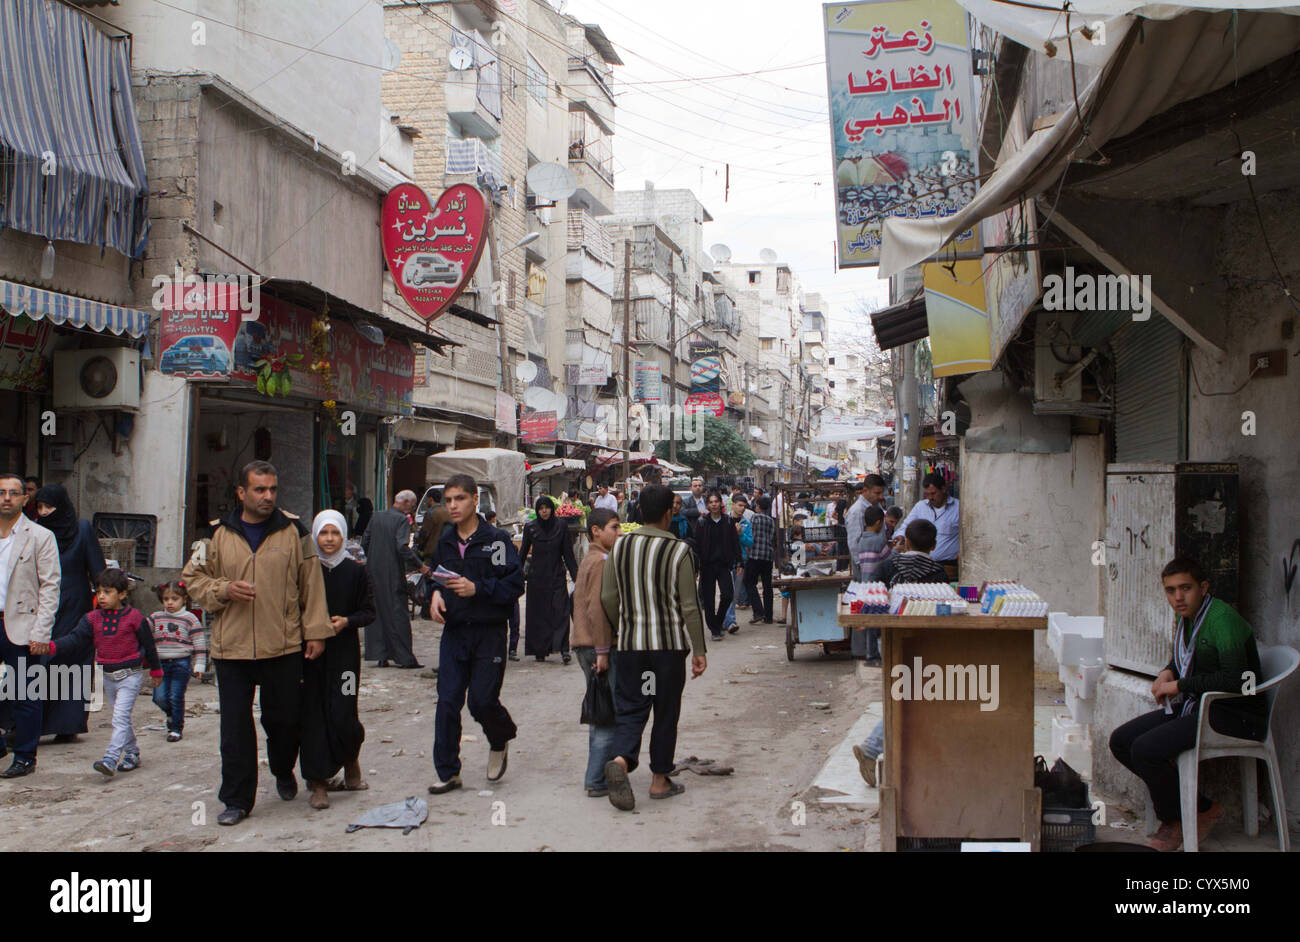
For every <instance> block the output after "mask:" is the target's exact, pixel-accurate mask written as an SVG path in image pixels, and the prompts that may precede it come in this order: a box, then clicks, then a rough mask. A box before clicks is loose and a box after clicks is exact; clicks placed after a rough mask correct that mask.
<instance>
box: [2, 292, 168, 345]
mask: <svg viewBox="0 0 1300 942" xmlns="http://www.w3.org/2000/svg"><path fill="white" fill-rule="evenodd" d="M0 308H4V309H5V310H6V311H8V312H9V313H10V314H13V315H14V316H17V315H19V314H26V315H27V316H28V317H30V318H31V319H32V320H34V321H38V320H40V319H41V318H43V317H48V318H49V319H50V320H51V321H53V322H54V323H56V324H59V325H65V324H66V325H67V326H69V327H89V328H90V329H91V330H94V331H98V332H99V333H103V332H104V331H109V332H110V333H114V334H121V333H122V332H123V331H125V332H126V333H128V334H130V335H131V336H132V337H143V336H144V334H145V331H147V330H148V329H149V317H150V314H149V312H148V311H137V310H135V309H134V308H129V307H117V306H116V305H113V304H104V303H102V302H100V301H88V300H87V299H85V298H74V297H73V296H72V295H70V294H60V293H59V292H57V291H43V290H41V289H40V288H32V287H30V286H28V285H20V284H17V283H15V282H12V281H0Z"/></svg>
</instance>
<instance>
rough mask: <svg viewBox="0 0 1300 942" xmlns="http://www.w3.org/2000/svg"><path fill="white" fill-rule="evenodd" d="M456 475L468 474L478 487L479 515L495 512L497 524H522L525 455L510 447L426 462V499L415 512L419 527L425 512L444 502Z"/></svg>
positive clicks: (455, 453) (466, 451) (443, 454)
mask: <svg viewBox="0 0 1300 942" xmlns="http://www.w3.org/2000/svg"><path fill="white" fill-rule="evenodd" d="M453 474H468V475H469V476H470V477H472V478H473V479H474V480H475V482H477V484H478V509H479V513H486V512H487V511H489V510H495V511H496V513H497V521H496V524H497V526H498V527H501V528H502V529H506V530H508V529H510V527H511V526H512V525H513V524H522V523H523V517H524V510H525V493H524V477H525V472H524V456H523V455H522V454H521V453H520V452H517V451H510V450H509V449H506V448H462V449H459V450H456V449H453V450H451V451H443V452H439V453H438V454H436V455H430V456H429V458H428V460H427V461H426V463H425V475H424V480H425V485H426V486H425V491H424V496H423V497H422V498H421V499H420V503H419V504H418V505H417V507H416V509H415V522H416V526H417V527H418V526H419V524H420V522H421V521H422V520H423V519H424V514H425V511H427V510H429V509H430V508H431V507H433V506H434V505H436V504H440V503H442V489H443V486H444V485H445V484H446V483H447V479H448V478H449V477H451V476H452V475H453Z"/></svg>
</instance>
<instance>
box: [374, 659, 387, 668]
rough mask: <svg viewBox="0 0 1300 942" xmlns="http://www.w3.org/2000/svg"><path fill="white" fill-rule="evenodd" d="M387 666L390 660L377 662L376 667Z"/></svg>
mask: <svg viewBox="0 0 1300 942" xmlns="http://www.w3.org/2000/svg"><path fill="white" fill-rule="evenodd" d="M387 666H388V662H387V661H384V660H381V661H379V662H378V663H376V664H375V667H387Z"/></svg>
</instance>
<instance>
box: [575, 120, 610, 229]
mask: <svg viewBox="0 0 1300 942" xmlns="http://www.w3.org/2000/svg"><path fill="white" fill-rule="evenodd" d="M570 117H571V119H573V122H572V128H571V133H570V135H569V169H570V170H571V171H573V175H574V177H575V178H576V180H577V189H576V190H575V191H574V194H573V195H572V196H570V197H569V203H570V205H573V204H574V203H576V204H578V205H580V206H585V207H586V208H587V209H588V210H590V212H591V214H592V215H594V216H608V215H610V214H612V213H613V212H614V209H613V207H614V151H613V148H612V147H611V146H610V141H609V138H608V137H604V136H601V135H600V134H599V133H598V131H597V130H596V125H595V122H594V121H592V120H591V119H590V118H589V117H588V116H587V115H586V114H585V113H584V112H581V111H577V112H573V113H571V115H570Z"/></svg>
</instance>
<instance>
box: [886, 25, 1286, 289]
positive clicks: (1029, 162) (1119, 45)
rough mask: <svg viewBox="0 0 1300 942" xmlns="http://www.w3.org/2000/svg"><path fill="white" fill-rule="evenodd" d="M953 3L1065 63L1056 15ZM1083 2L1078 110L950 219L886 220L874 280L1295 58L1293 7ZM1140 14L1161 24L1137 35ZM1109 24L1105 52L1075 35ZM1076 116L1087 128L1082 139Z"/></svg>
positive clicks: (1035, 138) (1006, 164) (1037, 137)
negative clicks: (1184, 106) (1126, 141)
mask: <svg viewBox="0 0 1300 942" xmlns="http://www.w3.org/2000/svg"><path fill="white" fill-rule="evenodd" d="M958 2H960V3H961V4H962V6H964V7H965V8H966V9H967V10H969V11H970V12H971V13H972V15H974V16H975V18H976V19H979V20H980V21H981V22H985V23H987V25H989V26H991V27H993V28H994V29H997V30H999V31H1002V32H1004V33H1005V35H1007V36H1009V37H1011V38H1012V39H1015V40H1016V41H1017V42H1021V43H1023V44H1025V45H1027V46H1028V47H1029V48H1030V49H1032V50H1041V49H1042V48H1043V43H1044V42H1046V41H1047V40H1049V39H1050V40H1051V41H1052V42H1053V43H1054V44H1055V45H1056V47H1057V53H1056V54H1057V56H1063V55H1068V53H1067V51H1066V47H1065V45H1064V39H1063V38H1062V37H1063V35H1064V26H1065V17H1064V15H1063V14H1061V13H1060V11H1058V10H1055V9H1053V10H1050V11H1048V10H1045V11H1042V12H1041V13H1040V12H1039V11H1036V10H1030V9H1026V8H1025V7H1023V6H1018V5H1017V6H1008V5H1007V4H1004V3H999V2H997V0H958ZM1085 2H1086V3H1087V8H1086V9H1087V10H1092V9H1094V8H1095V9H1096V10H1097V13H1096V14H1090V13H1088V12H1086V11H1083V12H1077V19H1076V11H1075V10H1074V9H1073V8H1071V16H1070V25H1071V28H1072V30H1073V31H1074V38H1073V45H1074V56H1075V60H1076V62H1079V63H1082V64H1089V63H1090V62H1091V63H1092V64H1098V65H1100V66H1101V71H1100V72H1098V74H1097V75H1096V76H1095V77H1094V78H1093V79H1092V80H1091V81H1090V82H1089V83H1088V84H1087V86H1086V87H1085V88H1081V89H1080V91H1079V100H1078V108H1077V109H1076V108H1075V107H1074V105H1073V103H1071V104H1070V106H1069V107H1068V108H1067V109H1066V110H1065V111H1064V112H1063V113H1062V114H1060V115H1059V116H1058V118H1057V121H1056V123H1055V124H1053V125H1052V126H1050V127H1045V128H1042V129H1040V130H1038V131H1036V132H1034V134H1033V135H1032V136H1030V138H1029V139H1028V140H1027V141H1026V142H1025V144H1024V146H1023V147H1021V148H1020V149H1019V150H1018V151H1016V152H1015V153H1014V154H1010V155H1004V157H1003V162H1002V163H1001V164H1000V165H999V166H998V168H997V169H996V170H995V171H994V172H993V174H992V175H991V176H990V177H989V178H988V180H986V181H985V183H984V185H983V186H982V187H981V188H980V191H979V192H978V193H977V194H976V195H975V198H974V199H973V200H971V202H970V203H968V204H967V205H966V206H965V207H964V208H963V209H962V210H961V211H960V212H958V213H956V214H955V215H952V216H948V217H946V218H943V219H939V218H927V219H901V218H897V217H891V218H888V219H886V220H885V222H884V226H883V236H882V243H883V244H882V246H881V254H880V272H879V276H880V277H882V278H884V277H888V276H890V275H893V274H896V273H897V272H900V271H902V270H904V269H906V268H909V267H911V266H912V265H916V264H919V263H920V262H922V261H925V260H926V259H927V258H930V257H932V256H934V255H935V254H937V253H938V252H939V250H940V249H941V248H942V247H943V246H944V245H945V244H947V243H948V242H949V241H950V240H951V239H952V238H953V237H954V236H955V235H956V234H957V233H959V232H962V231H964V230H966V229H969V228H971V227H972V226H974V225H975V224H976V223H978V222H979V221H980V220H981V219H986V218H988V217H989V216H992V215H994V214H995V213H999V212H1002V211H1004V210H1006V209H1008V208H1010V207H1011V206H1013V205H1015V204H1016V203H1017V202H1019V201H1020V200H1021V199H1025V198H1028V197H1033V196H1037V195H1038V194H1040V193H1043V192H1044V191H1046V190H1047V189H1048V188H1049V187H1051V186H1053V185H1055V184H1057V182H1058V181H1059V180H1060V178H1061V175H1062V174H1063V173H1065V172H1066V171H1067V168H1068V166H1069V164H1070V162H1071V161H1072V160H1075V159H1079V158H1088V157H1090V156H1092V154H1093V153H1094V151H1095V150H1096V149H1097V148H1100V147H1102V146H1103V145H1104V144H1105V143H1106V142H1107V141H1109V140H1110V139H1112V138H1115V137H1121V136H1123V135H1125V134H1128V133H1129V132H1131V131H1133V130H1136V129H1137V128H1138V127H1140V126H1141V125H1142V124H1143V123H1144V122H1145V121H1146V120H1147V119H1148V118H1150V117H1152V116H1154V115H1157V114H1160V113H1162V112H1164V111H1167V110H1168V109H1170V108H1172V107H1173V106H1175V105H1177V104H1179V103H1180V102H1184V101H1190V100H1192V99H1194V98H1199V97H1200V96H1202V95H1205V94H1208V93H1209V92H1212V91H1214V90H1216V89H1219V88H1222V87H1224V86H1225V85H1229V84H1231V83H1232V82H1233V81H1234V80H1235V79H1236V78H1237V77H1239V76H1242V75H1248V74H1249V73H1251V72H1254V71H1255V70H1257V69H1260V68H1263V67H1264V66H1265V65H1267V64H1268V63H1270V62H1274V61H1276V60H1278V59H1280V58H1282V57H1284V56H1287V55H1290V54H1292V53H1294V52H1295V51H1296V50H1297V49H1300V16H1297V15H1296V14H1297V13H1300V7H1294V6H1287V5H1284V4H1282V3H1270V2H1268V0H1248V2H1247V0H1233V4H1232V6H1231V7H1229V6H1220V5H1217V4H1207V3H1205V2H1204V0H1202V2H1199V3H1190V4H1179V3H1165V4H1159V5H1156V6H1151V5H1141V4H1134V3H1130V2H1126V0H1085ZM1234 8H1235V9H1238V10H1240V11H1242V12H1240V13H1239V14H1238V19H1237V23H1236V28H1235V31H1234V30H1233V27H1232V24H1231V20H1230V18H1229V15H1228V14H1227V13H1225V12H1223V11H1224V10H1228V9H1234ZM1215 11H1217V12H1215ZM1148 12H1150V13H1151V14H1152V15H1155V16H1157V17H1159V18H1158V19H1157V20H1155V21H1151V22H1146V23H1145V24H1144V27H1143V29H1142V30H1141V31H1139V30H1137V29H1135V28H1134V24H1135V23H1136V22H1137V16H1139V15H1141V16H1146V15H1148ZM1107 15H1110V18H1109V19H1104V20H1103V21H1104V22H1105V23H1106V26H1105V31H1106V32H1105V35H1106V42H1105V44H1103V45H1098V46H1093V45H1092V44H1091V43H1090V42H1089V41H1088V40H1087V39H1085V38H1083V37H1082V36H1081V35H1079V33H1078V27H1082V26H1085V25H1087V24H1089V23H1095V22H1096V21H1097V19H1098V18H1099V17H1102V18H1104V17H1106V16H1107ZM986 17H987V19H986ZM1058 20H1059V22H1058ZM1076 23H1077V24H1078V26H1077V27H1076V25H1075V24H1076ZM1139 34H1140V35H1139ZM1234 40H1235V41H1234ZM1080 113H1082V114H1083V115H1084V116H1085V117H1086V118H1087V119H1088V121H1087V125H1088V135H1087V138H1086V139H1085V138H1084V134H1083V131H1084V122H1082V121H1080Z"/></svg>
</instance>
